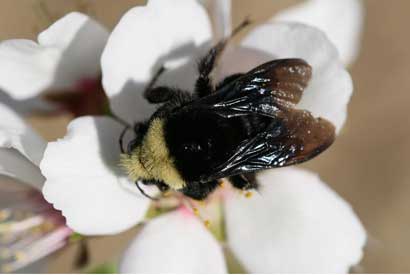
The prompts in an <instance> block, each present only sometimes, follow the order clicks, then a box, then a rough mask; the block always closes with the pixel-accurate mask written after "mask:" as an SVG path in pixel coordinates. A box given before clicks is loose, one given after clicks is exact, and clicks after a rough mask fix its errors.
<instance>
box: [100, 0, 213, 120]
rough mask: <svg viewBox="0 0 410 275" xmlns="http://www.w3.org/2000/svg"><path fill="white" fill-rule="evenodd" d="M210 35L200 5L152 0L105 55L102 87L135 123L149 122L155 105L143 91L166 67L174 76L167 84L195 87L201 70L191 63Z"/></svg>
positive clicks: (118, 31) (127, 19)
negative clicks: (156, 74) (159, 71)
mask: <svg viewBox="0 0 410 275" xmlns="http://www.w3.org/2000/svg"><path fill="white" fill-rule="evenodd" d="M211 36H212V34H211V26H210V22H209V20H208V16H207V13H206V11H205V9H204V8H203V7H202V6H201V5H200V4H199V3H198V2H197V1H192V0H177V1H169V0H150V1H148V4H147V6H145V7H136V8H133V9H131V10H130V11H128V12H127V13H126V14H125V15H124V16H123V17H122V19H121V21H120V22H119V23H118V25H117V26H116V27H115V29H114V31H113V32H112V34H111V36H110V38H109V40H108V43H107V47H106V48H105V50H104V53H103V56H102V72H103V85H104V88H105V90H106V92H107V95H108V97H109V99H110V103H111V108H112V109H113V111H114V112H115V113H116V114H117V115H118V116H120V117H122V118H123V119H126V120H128V121H130V122H131V121H139V120H141V119H145V118H147V116H149V115H150V114H151V112H152V111H153V110H154V106H152V105H150V104H148V103H147V102H146V100H145V99H143V97H142V92H143V90H144V88H145V87H146V85H147V83H148V82H149V81H150V80H151V78H152V77H153V75H154V74H155V73H156V72H157V71H158V70H159V68H160V67H161V66H165V67H166V68H167V70H168V71H167V72H166V73H165V75H166V74H171V75H172V82H167V83H164V84H167V85H169V86H174V84H177V87H178V88H187V86H190V87H191V89H192V88H193V86H192V84H193V81H194V79H195V75H196V71H195V68H196V67H195V63H194V62H191V63H189V64H187V62H188V60H190V57H192V56H193V55H194V56H195V55H196V54H197V52H198V50H199V48H200V46H201V45H202V44H204V43H205V42H206V41H207V40H210V39H211ZM184 66H185V67H186V66H189V68H188V69H187V68H185V69H182V68H183V67H184ZM161 78H162V77H161ZM162 83H163V82H162ZM184 83H188V84H189V85H188V84H184Z"/></svg>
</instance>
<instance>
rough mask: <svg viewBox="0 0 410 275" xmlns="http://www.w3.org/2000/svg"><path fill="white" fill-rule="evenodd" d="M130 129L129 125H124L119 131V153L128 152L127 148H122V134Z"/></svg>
mask: <svg viewBox="0 0 410 275" xmlns="http://www.w3.org/2000/svg"><path fill="white" fill-rule="evenodd" d="M129 129H130V126H128V125H127V126H125V127H124V130H122V132H121V135H120V138H119V140H118V142H119V145H120V151H121V154H125V153H126V152H127V153H128V150H124V136H125V133H127V131H128V130H129Z"/></svg>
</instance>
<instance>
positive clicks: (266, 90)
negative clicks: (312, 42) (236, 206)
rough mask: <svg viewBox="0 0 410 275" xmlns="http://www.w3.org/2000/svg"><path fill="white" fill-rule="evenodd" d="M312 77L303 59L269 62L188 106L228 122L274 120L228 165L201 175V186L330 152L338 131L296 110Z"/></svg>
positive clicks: (246, 142)
mask: <svg viewBox="0 0 410 275" xmlns="http://www.w3.org/2000/svg"><path fill="white" fill-rule="evenodd" d="M311 74H312V70H311V67H310V66H309V65H308V64H307V63H306V62H305V61H303V60H301V59H281V60H275V61H271V62H268V63H265V64H263V65H260V66H258V67H257V68H255V69H253V70H251V71H250V72H248V73H247V74H245V75H244V76H242V77H240V78H239V79H237V80H235V81H234V82H232V83H230V84H228V85H226V86H224V87H223V88H221V90H219V91H217V92H216V93H215V94H212V95H210V96H207V97H205V98H202V99H200V100H198V101H196V102H193V103H192V104H190V105H189V106H187V108H201V109H203V110H204V111H209V112H214V113H216V114H218V115H220V116H223V117H225V118H228V119H229V118H231V117H236V116H245V119H246V116H251V115H252V116H255V115H260V116H265V117H270V118H271V120H270V123H269V125H268V126H267V127H266V128H264V129H262V130H260V131H259V132H258V133H257V134H256V135H255V136H253V137H251V138H249V139H246V140H244V141H242V142H241V143H240V144H238V145H237V147H236V148H237V149H236V150H235V152H234V153H233V154H232V155H231V156H230V157H229V158H228V159H227V160H226V161H225V162H224V163H222V164H218V165H216V166H215V167H213V168H212V169H211V170H210V171H209V172H208V173H206V174H205V175H202V176H201V179H200V181H203V182H206V181H209V180H213V179H218V178H223V177H228V176H232V175H237V174H242V173H248V172H252V171H257V170H262V169H268V168H274V167H282V166H288V165H293V164H297V163H301V162H304V161H306V160H309V159H311V158H313V157H315V156H316V155H318V154H319V153H321V152H322V151H324V150H325V149H326V148H328V147H329V146H330V145H331V144H332V143H333V141H334V137H335V128H334V126H333V125H332V124H331V123H330V122H329V121H327V120H325V119H322V118H315V117H313V116H312V114H310V113H309V112H308V111H305V110H298V109H295V106H296V104H297V103H298V102H299V101H300V99H301V97H302V93H303V90H304V89H305V88H306V86H307V84H308V82H309V80H310V78H311Z"/></svg>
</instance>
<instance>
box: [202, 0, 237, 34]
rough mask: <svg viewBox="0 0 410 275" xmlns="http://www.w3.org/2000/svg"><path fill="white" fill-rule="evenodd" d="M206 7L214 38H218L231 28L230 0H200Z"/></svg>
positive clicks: (228, 32) (229, 31)
mask: <svg viewBox="0 0 410 275" xmlns="http://www.w3.org/2000/svg"><path fill="white" fill-rule="evenodd" d="M201 2H202V3H203V4H204V5H205V6H206V7H207V8H208V10H209V14H210V17H211V20H212V25H213V29H214V39H215V40H217V41H218V40H220V39H222V38H224V37H226V36H228V35H229V34H230V33H231V30H232V16H231V10H232V1H231V0H201Z"/></svg>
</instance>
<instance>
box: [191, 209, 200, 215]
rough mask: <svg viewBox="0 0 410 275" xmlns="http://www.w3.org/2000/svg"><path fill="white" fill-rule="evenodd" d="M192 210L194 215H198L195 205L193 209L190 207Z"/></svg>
mask: <svg viewBox="0 0 410 275" xmlns="http://www.w3.org/2000/svg"><path fill="white" fill-rule="evenodd" d="M192 211H194V215H195V216H197V217H198V216H199V210H198V208H196V207H194V208H193V209H192Z"/></svg>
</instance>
